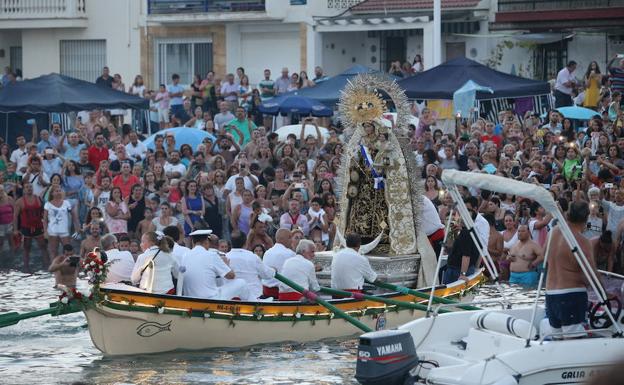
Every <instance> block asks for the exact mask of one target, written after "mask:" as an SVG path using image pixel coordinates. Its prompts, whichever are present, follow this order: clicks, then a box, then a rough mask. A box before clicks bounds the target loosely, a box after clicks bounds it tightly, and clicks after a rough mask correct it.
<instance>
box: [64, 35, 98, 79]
mask: <svg viewBox="0 0 624 385" xmlns="http://www.w3.org/2000/svg"><path fill="white" fill-rule="evenodd" d="M105 66H106V40H61V75H65V76H70V77H72V78H76V79H81V80H85V81H88V82H95V79H97V78H98V76H100V75H101V74H102V68H103V67H105Z"/></svg>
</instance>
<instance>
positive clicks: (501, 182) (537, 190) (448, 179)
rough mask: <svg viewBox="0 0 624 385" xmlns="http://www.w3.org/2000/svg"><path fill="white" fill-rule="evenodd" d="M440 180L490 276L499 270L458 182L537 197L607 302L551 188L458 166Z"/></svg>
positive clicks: (598, 292)
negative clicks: (471, 170) (460, 192)
mask: <svg viewBox="0 0 624 385" xmlns="http://www.w3.org/2000/svg"><path fill="white" fill-rule="evenodd" d="M442 183H444V185H445V186H446V187H447V188H448V190H449V193H450V194H451V197H452V198H453V201H454V202H455V204H456V208H457V211H458V212H459V214H460V216H461V219H462V221H463V222H464V224H465V225H466V226H467V229H468V230H469V231H470V234H471V237H472V240H473V242H474V243H475V245H476V246H477V248H478V249H479V250H480V251H482V253H481V255H483V256H484V258H483V261H484V262H485V266H486V268H487V269H488V270H489V271H490V274H492V273H494V274H492V277H493V278H494V279H495V281H496V282H498V274H497V272H496V267H495V266H494V263H493V260H492V258H491V257H490V255H489V253H488V251H487V245H485V246H483V247H482V246H481V244H480V242H479V241H478V237H477V234H476V232H475V224H474V221H473V220H472V217H471V216H470V213H469V212H468V209H467V207H466V205H465V203H464V201H463V199H462V198H461V195H460V194H459V190H458V188H457V187H458V186H464V187H473V188H478V189H482V190H488V191H493V192H497V193H505V194H509V195H516V196H522V197H525V198H530V199H532V200H534V201H536V202H537V203H539V204H540V205H541V206H542V207H543V208H544V210H546V211H547V212H548V213H550V214H552V216H553V218H554V223H555V225H558V226H559V228H560V230H561V234H562V235H563V237H564V239H565V241H566V243H567V244H568V245H569V246H570V250H571V251H572V254H573V255H574V258H575V259H576V261H577V263H578V264H579V266H580V268H581V271H582V272H583V275H585V278H586V279H587V281H588V282H589V285H590V287H591V289H592V290H593V291H594V292H595V293H596V295H597V296H598V298H599V299H600V301H601V302H602V303H607V302H608V297H607V294H606V291H605V289H604V287H603V286H602V283H601V282H600V279H599V278H598V276H597V275H596V273H595V272H594V270H593V268H592V266H591V264H590V263H589V260H588V259H587V256H586V255H585V253H584V252H583V250H582V249H581V247H580V245H579V244H578V242H577V241H576V238H574V235H573V234H572V231H571V230H570V227H569V225H568V223H567V222H566V220H565V217H564V215H563V213H562V212H561V210H560V208H559V205H558V204H557V202H555V200H554V199H553V197H552V195H551V194H550V192H548V190H546V189H545V188H544V187H542V186H538V185H535V184H529V183H525V182H520V181H517V180H513V179H509V178H504V177H501V176H497V175H489V174H481V173H473V172H465V171H457V170H444V171H442ZM551 235H552V232H550V234H549V236H548V241H547V244H546V251H545V253H544V264H545V265H546V264H547V262H548V251H549V248H550V240H551ZM543 278H544V274H543V273H542V274H541V275H540V280H539V283H538V288H537V295H536V298H535V303H534V309H533V316H532V321H535V315H536V313H537V304H538V299H539V297H540V293H541V287H542V283H543ZM606 313H607V316H608V317H609V319H610V320H611V322H612V325H613V326H614V328H615V330H616V334H617V335H619V336H622V327H621V326H620V325H619V323H618V322H617V320H616V319H615V318H614V317H613V314H611V312H610V311H608V310H607V311H606ZM530 339H531V336H528V337H527V342H528V340H530Z"/></svg>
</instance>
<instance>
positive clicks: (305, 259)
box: [279, 239, 321, 301]
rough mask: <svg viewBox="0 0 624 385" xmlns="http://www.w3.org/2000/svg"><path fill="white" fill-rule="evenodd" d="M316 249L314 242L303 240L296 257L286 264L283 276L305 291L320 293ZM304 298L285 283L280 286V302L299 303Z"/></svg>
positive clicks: (282, 272) (282, 271) (283, 268)
mask: <svg viewBox="0 0 624 385" xmlns="http://www.w3.org/2000/svg"><path fill="white" fill-rule="evenodd" d="M315 249H316V247H315V245H314V242H312V241H309V240H307V239H302V240H301V241H299V244H298V245H297V249H296V250H295V252H296V253H297V255H296V256H294V257H292V258H289V259H288V260H286V262H284V266H283V267H282V270H281V272H280V273H281V274H282V275H283V276H284V277H286V278H288V279H289V280H291V281H293V282H294V283H296V284H298V285H299V286H301V287H303V289H304V290H310V291H319V290H321V286H320V285H319V283H318V281H317V280H316V271H315V268H314V262H313V261H314V250H315ZM302 297H303V294H302V293H299V292H297V291H295V289H293V288H291V287H290V286H287V285H285V284H283V283H280V285H279V300H280V301H299V300H300V299H301V298H302Z"/></svg>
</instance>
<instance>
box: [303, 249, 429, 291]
mask: <svg viewBox="0 0 624 385" xmlns="http://www.w3.org/2000/svg"><path fill="white" fill-rule="evenodd" d="M333 255H334V252H333V251H323V252H318V253H316V255H315V259H314V261H315V263H317V264H320V265H321V266H322V267H323V270H322V271H319V272H318V273H317V274H316V276H317V278H318V280H319V283H320V284H321V286H330V284H331V261H332V258H333ZM366 257H367V258H368V260H369V261H370V264H371V267H372V268H373V270H374V271H375V272H376V273H377V277H378V279H379V280H381V281H384V282H388V283H392V284H395V285H401V286H407V287H412V288H415V287H416V285H417V283H418V269H419V267H420V255H419V254H411V255H387V254H386V255H381V254H380V255H366Z"/></svg>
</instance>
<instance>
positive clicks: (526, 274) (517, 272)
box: [508, 225, 544, 287]
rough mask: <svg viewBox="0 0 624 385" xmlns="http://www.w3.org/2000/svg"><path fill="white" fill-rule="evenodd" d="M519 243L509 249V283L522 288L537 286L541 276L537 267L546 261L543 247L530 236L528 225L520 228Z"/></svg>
mask: <svg viewBox="0 0 624 385" xmlns="http://www.w3.org/2000/svg"><path fill="white" fill-rule="evenodd" d="M517 234H518V242H517V243H516V244H515V245H513V247H512V248H511V249H509V256H508V258H509V260H510V261H511V265H510V266H509V270H510V271H511V276H510V277H509V283H515V284H518V285H522V286H529V287H533V286H537V281H538V279H539V274H538V273H537V270H536V268H537V266H539V264H540V263H542V261H543V260H544V251H543V250H542V247H541V246H540V245H539V244H538V243H537V242H535V241H533V240H532V239H531V237H530V236H529V227H528V226H527V225H520V226H518V232H517Z"/></svg>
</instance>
